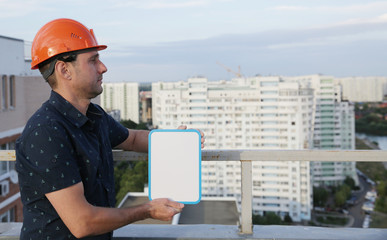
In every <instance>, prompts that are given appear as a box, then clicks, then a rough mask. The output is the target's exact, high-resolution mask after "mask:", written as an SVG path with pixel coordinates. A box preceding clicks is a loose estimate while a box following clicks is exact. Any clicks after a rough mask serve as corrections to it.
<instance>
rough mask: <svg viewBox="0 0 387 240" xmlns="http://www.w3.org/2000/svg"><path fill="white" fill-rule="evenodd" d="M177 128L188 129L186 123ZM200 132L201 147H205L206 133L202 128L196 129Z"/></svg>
mask: <svg viewBox="0 0 387 240" xmlns="http://www.w3.org/2000/svg"><path fill="white" fill-rule="evenodd" d="M177 129H180V130H185V129H187V126H186V125H180V126H179V127H178V128H177ZM196 130H198V131H199V132H200V136H201V148H204V142H205V141H206V139H205V137H204V133H203V132H202V131H201V130H200V129H196Z"/></svg>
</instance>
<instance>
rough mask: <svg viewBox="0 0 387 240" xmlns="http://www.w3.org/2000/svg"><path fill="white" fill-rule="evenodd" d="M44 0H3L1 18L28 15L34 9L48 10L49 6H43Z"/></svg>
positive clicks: (0, 5) (0, 4) (0, 2)
mask: <svg viewBox="0 0 387 240" xmlns="http://www.w3.org/2000/svg"><path fill="white" fill-rule="evenodd" d="M41 2H42V1H38V0H27V1H15V0H1V1H0V9H1V14H0V18H3V19H6V18H14V17H21V16H26V15H28V14H30V13H33V12H34V11H41V10H44V9H47V10H48V7H44V4H43V6H42V4H41Z"/></svg>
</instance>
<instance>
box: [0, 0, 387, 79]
mask: <svg viewBox="0 0 387 240" xmlns="http://www.w3.org/2000/svg"><path fill="white" fill-rule="evenodd" d="M0 9H1V10H2V11H1V12H2V13H1V14H0V35H2V36H7V37H12V38H18V39H23V40H25V41H26V42H27V43H29V42H32V40H33V39H34V36H35V34H36V32H37V31H38V30H39V29H40V28H41V27H42V26H43V25H44V24H45V23H47V22H48V21H51V20H53V19H56V18H72V19H75V20H77V21H80V22H81V23H83V24H84V25H86V26H87V27H88V28H92V29H93V30H94V33H95V35H96V37H97V39H98V43H99V44H106V45H108V48H107V49H106V50H103V51H101V52H100V55H101V60H102V61H103V62H104V63H105V65H106V66H107V68H108V72H107V73H105V75H104V81H105V82H123V81H127V82H156V81H186V80H187V79H188V78H190V77H195V76H204V77H207V78H208V79H209V80H210V81H217V80H230V79H231V78H234V77H236V76H237V73H241V74H242V75H243V76H246V77H252V76H256V75H263V76H267V75H282V76H299V75H309V74H323V75H331V76H335V77H349V76H387V1H385V0H384V1H381V0H379V1H372V0H297V1H295V0H66V1H57V0H0Z"/></svg>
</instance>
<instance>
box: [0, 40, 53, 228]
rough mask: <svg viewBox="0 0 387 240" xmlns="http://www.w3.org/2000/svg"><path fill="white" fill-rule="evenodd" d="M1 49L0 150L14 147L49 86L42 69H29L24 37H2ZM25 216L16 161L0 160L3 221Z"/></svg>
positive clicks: (0, 214) (45, 95) (20, 219)
mask: <svg viewBox="0 0 387 240" xmlns="http://www.w3.org/2000/svg"><path fill="white" fill-rule="evenodd" d="M27 48H28V47H27ZM29 50H30V49H29V48H28V50H27V51H29ZM0 52H1V54H0V150H13V149H15V141H16V139H17V138H18V137H19V136H20V135H21V132H22V131H23V129H24V126H25V124H26V122H27V120H28V118H29V117H30V116H31V115H32V113H33V112H34V111H36V110H37V109H38V108H39V107H40V106H41V104H42V103H43V101H44V100H45V99H48V96H49V94H50V89H49V86H48V84H47V83H46V82H45V81H44V79H43V78H42V77H40V76H36V75H38V74H39V75H40V73H39V71H37V73H36V72H33V71H31V70H30V63H31V58H30V56H29V55H28V56H26V55H25V42H24V41H23V40H20V39H15V38H10V37H4V36H0ZM22 219H23V213H22V204H21V200H20V192H19V185H18V178H17V174H16V171H15V164H14V162H6V161H0V222H15V221H19V222H20V221H22Z"/></svg>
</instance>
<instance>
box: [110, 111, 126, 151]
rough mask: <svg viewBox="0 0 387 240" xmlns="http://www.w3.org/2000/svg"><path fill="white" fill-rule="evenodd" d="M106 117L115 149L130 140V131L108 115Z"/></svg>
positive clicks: (112, 145) (111, 141)
mask: <svg viewBox="0 0 387 240" xmlns="http://www.w3.org/2000/svg"><path fill="white" fill-rule="evenodd" d="M106 117H107V121H108V127H109V139H110V143H111V147H112V148H114V147H116V146H117V145H119V144H121V143H122V142H124V141H125V140H126V139H127V138H128V136H129V130H128V129H127V128H126V127H124V126H123V125H122V124H121V123H119V122H117V121H116V120H114V118H112V117H111V116H110V115H108V114H106Z"/></svg>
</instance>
